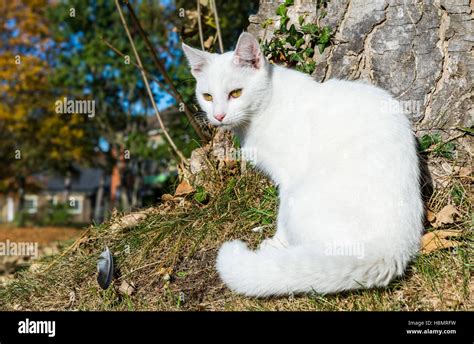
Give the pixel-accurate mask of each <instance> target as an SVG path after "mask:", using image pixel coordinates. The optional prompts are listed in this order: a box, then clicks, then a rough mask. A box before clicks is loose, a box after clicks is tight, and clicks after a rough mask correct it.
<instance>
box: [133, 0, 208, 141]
mask: <svg viewBox="0 0 474 344" xmlns="http://www.w3.org/2000/svg"><path fill="white" fill-rule="evenodd" d="M125 4H126V6H127V9H128V11H129V13H130V16H131V18H132V21H133V23H134V25H135V26H136V28H137V29H138V32H139V33H140V36H141V37H142V39H143V40H144V42H145V45H146V47H147V49H148V51H149V52H150V54H151V57H152V60H153V63H154V64H155V67H156V68H157V69H158V70H159V72H160V73H161V75H162V76H163V78H164V80H165V82H166V83H167V84H168V85H169V87H170V89H171V90H172V92H173V93H174V95H175V97H176V99H177V100H178V105H179V104H183V105H184V113H185V115H186V117H187V118H188V120H189V122H190V123H191V125H192V127H193V129H194V130H195V131H196V133H197V134H198V136H199V138H200V139H201V140H202V141H203V142H207V141H209V138H208V137H207V135H206V134H205V133H204V132H203V131H202V130H201V128H200V127H199V125H198V124H197V123H196V121H195V120H194V117H193V113H192V112H191V111H190V110H189V108H188V106H187V105H186V103H185V102H184V99H183V97H182V96H181V94H180V93H179V92H178V90H177V89H176V87H175V86H174V83H173V80H171V78H170V76H169V74H168V72H167V71H166V68H165V66H164V65H163V62H162V61H161V60H160V59H159V58H158V55H157V54H156V51H155V48H154V46H153V44H152V43H151V42H150V40H149V39H148V35H147V34H146V32H145V30H143V27H142V25H141V24H140V21H139V20H138V18H137V16H136V14H135V11H134V9H133V7H132V6H131V5H130V3H129V2H128V1H125Z"/></svg>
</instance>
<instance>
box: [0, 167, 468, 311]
mask: <svg viewBox="0 0 474 344" xmlns="http://www.w3.org/2000/svg"><path fill="white" fill-rule="evenodd" d="M455 182H456V183H459V181H457V180H456V181H455ZM453 185H454V184H453ZM461 187H462V188H463V190H465V191H463V193H462V195H461V193H460V192H457V191H456V192H454V193H453V192H452V190H453V189H452V187H447V188H446V190H445V191H444V192H442V191H441V190H438V192H437V193H435V194H434V197H437V199H436V200H437V201H436V200H435V201H436V202H435V201H432V203H430V204H432V205H433V206H436V207H437V208H438V209H439V208H440V207H442V205H443V203H446V202H450V201H454V200H456V204H458V207H461V206H462V209H460V211H461V213H462V218H461V219H459V220H458V221H457V222H456V223H455V224H453V226H452V227H453V228H456V229H464V232H463V233H464V235H463V236H462V237H460V238H457V239H458V240H460V241H461V244H462V245H461V246H460V247H458V248H456V249H454V250H440V251H436V252H433V253H431V254H429V255H420V256H419V257H418V258H417V259H416V260H414V262H413V263H412V264H411V265H410V266H409V268H408V271H407V273H406V275H405V276H404V277H403V278H400V279H398V280H396V281H393V282H392V283H391V284H390V285H389V286H388V287H387V288H383V289H373V290H360V291H354V292H345V293H340V294H336V295H317V294H314V293H310V294H309V295H304V296H291V295H290V296H289V297H284V298H278V299H253V298H246V297H241V296H238V295H236V294H234V293H232V292H231V291H229V290H228V289H227V288H226V287H225V286H224V285H223V284H222V283H221V281H220V280H219V278H218V276H217V273H216V271H215V268H214V264H215V257H216V253H217V250H218V248H219V247H220V245H221V244H222V243H223V242H224V241H227V240H231V239H236V238H240V239H243V240H245V241H246V242H248V243H249V244H250V246H251V247H253V248H255V247H256V246H257V245H258V244H259V243H260V242H261V241H262V240H263V239H264V238H265V237H268V236H271V235H272V234H273V228H274V225H275V218H276V210H277V197H278V196H277V190H276V189H275V187H274V186H273V185H271V184H270V183H269V182H268V181H267V180H266V179H265V178H264V177H263V176H262V175H260V174H257V173H255V172H252V171H250V172H247V173H245V174H243V175H226V176H221V178H216V179H215V182H214V184H212V185H211V184H208V185H207V187H206V190H205V192H206V195H207V201H206V204H202V203H201V200H202V199H201V198H200V199H198V200H196V198H195V197H194V195H193V194H191V195H188V196H186V197H185V198H182V199H176V200H175V201H168V202H166V203H163V204H161V205H159V206H157V207H156V208H154V209H151V210H150V212H149V213H148V216H147V218H146V219H144V220H143V221H141V222H140V223H137V224H136V225H134V226H132V227H131V228H123V229H119V230H112V228H113V226H112V225H113V224H114V223H115V222H116V221H117V218H118V215H117V218H115V219H112V220H111V221H109V222H107V223H104V224H101V225H98V226H93V227H90V228H89V229H88V232H87V233H86V234H85V235H84V237H83V238H81V239H80V240H79V241H78V242H76V244H75V245H74V246H72V247H69V246H70V245H71V244H72V243H69V245H66V246H65V250H66V251H63V253H62V255H61V253H60V254H59V255H57V256H54V257H50V258H47V259H46V260H44V261H43V262H42V264H43V266H44V269H46V268H47V267H48V266H49V269H48V270H47V271H45V272H39V273H33V272H31V271H29V270H25V271H21V272H19V273H18V274H17V276H16V278H15V279H14V280H13V281H12V282H10V283H8V284H7V285H6V286H5V287H3V288H0V309H2V310H115V311H128V310H255V311H265V310H303V311H310V310H330V311H332V310H468V309H470V310H472V309H473V307H472V306H473V305H472V300H471V297H470V294H471V292H472V288H473V286H472V282H471V272H472V266H473V265H472V261H471V260H470V259H472V232H471V231H469V230H468V228H469V226H470V225H471V224H472V211H471V210H470V208H471V205H470V203H469V197H467V196H466V195H467V190H466V186H465V185H461ZM456 190H457V189H456ZM200 192H203V191H202V190H200ZM440 200H441V201H440ZM257 226H264V230H263V231H262V232H254V231H252V230H251V229H252V228H255V227H257ZM105 246H108V247H109V248H110V249H111V251H112V253H113V255H114V258H115V263H116V270H117V271H116V278H115V279H114V281H113V284H112V285H111V287H110V288H109V289H108V290H102V289H100V288H99V286H98V284H97V281H96V260H97V258H98V256H99V254H100V252H101V251H102V250H103V249H104V248H105ZM68 247H69V249H68ZM64 252H65V253H64ZM51 264H52V265H51ZM44 269H43V271H44ZM123 281H127V282H128V283H133V285H134V286H135V287H136V289H135V292H134V293H133V294H132V295H124V294H122V293H121V292H120V291H119V287H120V284H121V283H122V282H123Z"/></svg>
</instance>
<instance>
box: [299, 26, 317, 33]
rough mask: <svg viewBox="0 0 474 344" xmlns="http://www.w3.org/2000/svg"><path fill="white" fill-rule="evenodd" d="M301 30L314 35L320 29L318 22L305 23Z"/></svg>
mask: <svg viewBox="0 0 474 344" xmlns="http://www.w3.org/2000/svg"><path fill="white" fill-rule="evenodd" d="M301 31H303V33H305V34H310V35H314V34H316V33H317V32H318V31H319V28H318V26H317V25H316V24H305V25H303V26H301Z"/></svg>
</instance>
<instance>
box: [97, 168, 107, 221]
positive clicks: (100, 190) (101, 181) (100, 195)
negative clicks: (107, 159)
mask: <svg viewBox="0 0 474 344" xmlns="http://www.w3.org/2000/svg"><path fill="white" fill-rule="evenodd" d="M104 183H105V172H102V174H101V175H100V179H99V187H98V189H97V194H96V196H95V207H94V221H95V222H96V223H100V222H102V220H103V218H104V210H103V206H102V200H103V198H104Z"/></svg>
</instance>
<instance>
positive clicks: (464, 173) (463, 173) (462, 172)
mask: <svg viewBox="0 0 474 344" xmlns="http://www.w3.org/2000/svg"><path fill="white" fill-rule="evenodd" d="M471 174H472V168H471V167H470V166H463V167H461V168H460V169H459V176H460V177H463V178H466V177H469V176H470V175H471Z"/></svg>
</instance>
